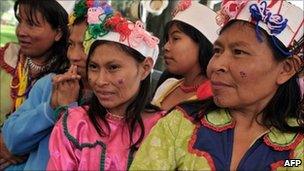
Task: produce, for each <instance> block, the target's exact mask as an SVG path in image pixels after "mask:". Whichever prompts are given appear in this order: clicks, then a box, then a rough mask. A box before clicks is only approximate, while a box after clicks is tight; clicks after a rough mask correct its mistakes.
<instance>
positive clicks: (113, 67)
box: [109, 65, 119, 71]
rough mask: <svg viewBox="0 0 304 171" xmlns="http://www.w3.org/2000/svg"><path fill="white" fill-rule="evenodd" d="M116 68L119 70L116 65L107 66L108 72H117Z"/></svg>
mask: <svg viewBox="0 0 304 171" xmlns="http://www.w3.org/2000/svg"><path fill="white" fill-rule="evenodd" d="M118 68H119V66H118V65H110V66H109V70H110V71H115V70H117V69H118Z"/></svg>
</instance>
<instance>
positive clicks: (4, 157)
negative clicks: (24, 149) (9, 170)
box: [0, 134, 26, 170]
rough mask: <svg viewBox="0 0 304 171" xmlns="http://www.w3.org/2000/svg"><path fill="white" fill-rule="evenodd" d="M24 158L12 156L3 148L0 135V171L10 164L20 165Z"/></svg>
mask: <svg viewBox="0 0 304 171" xmlns="http://www.w3.org/2000/svg"><path fill="white" fill-rule="evenodd" d="M25 159H26V157H17V156H14V155H13V154H12V153H11V152H10V151H9V150H8V149H7V148H6V146H5V144H4V142H3V138H2V135H1V134H0V170H4V169H5V168H6V167H8V166H10V165H12V164H18V163H22V162H23V161H24V160H25Z"/></svg>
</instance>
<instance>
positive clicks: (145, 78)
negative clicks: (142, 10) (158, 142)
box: [48, 7, 162, 170]
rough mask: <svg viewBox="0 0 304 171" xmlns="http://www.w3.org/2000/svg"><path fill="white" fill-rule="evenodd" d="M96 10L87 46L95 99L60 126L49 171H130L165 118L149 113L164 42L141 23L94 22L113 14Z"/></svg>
mask: <svg viewBox="0 0 304 171" xmlns="http://www.w3.org/2000/svg"><path fill="white" fill-rule="evenodd" d="M95 9H96V8H95V7H92V8H91V9H89V10H88V22H89V24H90V25H89V28H88V32H87V35H88V36H87V37H86V40H88V42H85V44H86V46H85V47H89V46H90V44H91V46H90V50H89V54H88V60H87V76H88V82H89V85H90V87H91V88H92V90H93V92H94V95H93V97H92V99H91V101H90V102H89V103H88V104H87V105H84V106H81V107H76V108H70V109H69V110H68V111H67V112H65V113H64V114H63V116H62V117H61V119H60V120H59V122H57V124H56V126H55V127H54V130H53V132H52V135H51V138H50V145H49V150H50V155H51V157H50V160H49V163H48V169H49V170H96V169H99V170H126V169H127V168H128V165H129V164H130V162H131V161H132V157H133V154H134V152H135V151H136V149H137V148H138V146H139V145H140V143H141V141H142V140H143V138H144V137H145V136H146V135H147V133H148V132H149V131H150V129H151V127H152V126H153V125H154V124H155V123H156V121H157V120H158V119H159V118H160V117H161V114H162V113H161V112H158V113H155V110H148V109H147V108H145V105H146V101H147V96H148V90H149V85H150V71H151V69H152V66H153V64H154V63H155V60H156V58H157V55H158V46H157V44H158V39H157V38H156V37H153V36H151V35H150V34H149V33H148V32H146V31H145V30H144V28H143V25H142V24H141V23H140V22H139V21H138V22H136V23H131V22H130V21H127V20H126V19H125V18H122V17H121V16H120V15H115V16H112V17H110V18H108V17H106V16H105V17H98V18H94V16H103V14H104V13H106V12H107V8H102V10H101V11H100V12H98V10H99V9H101V8H99V9H98V10H95ZM96 11H97V13H99V14H98V15H95V14H94V13H95V12H96ZM91 12H92V13H91ZM102 18H104V20H101V21H98V20H99V19H102Z"/></svg>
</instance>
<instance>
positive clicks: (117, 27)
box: [105, 13, 131, 41]
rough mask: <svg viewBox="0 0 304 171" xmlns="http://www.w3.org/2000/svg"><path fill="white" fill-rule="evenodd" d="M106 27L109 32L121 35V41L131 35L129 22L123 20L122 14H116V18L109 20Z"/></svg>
mask: <svg viewBox="0 0 304 171" xmlns="http://www.w3.org/2000/svg"><path fill="white" fill-rule="evenodd" d="M105 25H106V27H108V28H109V30H113V31H114V32H117V33H119V34H120V40H121V41H124V40H125V39H127V38H128V37H129V36H130V34H131V29H130V28H129V23H128V20H127V19H125V18H123V17H122V16H121V14H120V13H116V14H115V15H114V16H112V17H111V18H109V19H108V20H107V21H106V24H105Z"/></svg>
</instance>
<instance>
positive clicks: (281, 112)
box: [190, 20, 304, 133]
mask: <svg viewBox="0 0 304 171" xmlns="http://www.w3.org/2000/svg"><path fill="white" fill-rule="evenodd" d="M235 23H239V24H244V25H249V26H251V27H252V28H254V29H256V26H255V25H253V24H251V23H248V22H245V21H239V20H234V21H231V22H229V23H227V24H226V25H225V26H224V27H223V28H222V30H221V31H220V34H221V33H223V32H224V31H225V30H227V28H229V27H231V26H232V25H233V24H235ZM258 29H259V30H258V31H260V32H261V33H262V36H264V40H266V41H267V43H268V44H269V46H270V48H271V50H272V53H273V56H274V57H275V59H276V60H277V61H283V60H285V59H287V58H288V57H290V56H286V55H284V54H283V53H282V52H281V51H280V50H278V47H277V45H279V46H280V47H279V48H281V49H283V50H284V51H287V48H286V47H285V46H284V45H283V44H282V43H281V42H280V41H279V40H278V39H277V38H276V37H272V36H270V35H269V34H267V32H266V31H265V30H263V29H262V28H258ZM273 39H276V40H275V41H276V43H274V42H273ZM299 46H302V47H303V44H302V45H299ZM298 78H299V76H298V74H295V75H294V76H292V77H291V78H290V79H289V80H288V81H286V82H285V83H283V84H282V85H280V86H279V88H278V89H277V91H276V93H275V95H274V96H273V97H272V99H271V100H270V101H269V102H268V104H267V105H266V107H265V108H264V109H263V110H262V111H261V112H260V113H259V114H260V115H262V119H261V121H260V122H259V123H260V124H261V125H263V126H266V127H267V128H270V127H275V128H276V129H278V130H280V131H282V132H301V133H303V132H304V129H303V127H304V98H302V97H301V96H303V95H301V90H300V86H299V84H298ZM190 103H193V102H190ZM199 103H201V108H200V109H199V110H198V111H196V112H197V113H198V115H196V117H195V121H196V122H199V120H200V119H201V118H202V117H203V115H204V114H206V113H209V112H211V111H213V110H216V109H218V108H219V107H218V106H216V105H215V103H214V102H213V100H212V98H209V99H207V100H205V101H200V102H199ZM288 118H295V119H296V120H297V122H298V124H299V126H291V125H289V124H288V121H287V119H288Z"/></svg>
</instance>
